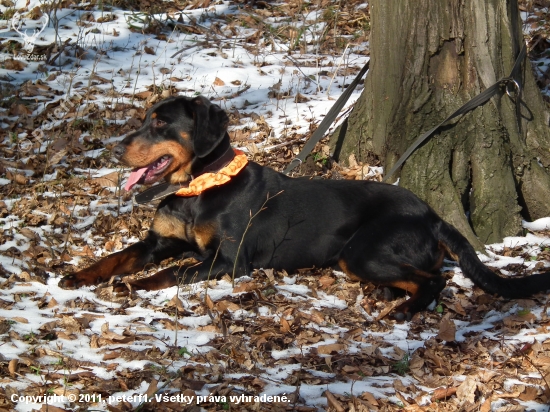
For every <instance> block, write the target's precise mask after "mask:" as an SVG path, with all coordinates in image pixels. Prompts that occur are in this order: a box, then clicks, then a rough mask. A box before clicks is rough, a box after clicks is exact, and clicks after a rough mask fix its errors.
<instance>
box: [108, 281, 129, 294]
mask: <svg viewBox="0 0 550 412" xmlns="http://www.w3.org/2000/svg"><path fill="white" fill-rule="evenodd" d="M111 287H112V288H113V295H115V296H116V297H122V296H129V295H130V294H131V293H132V290H131V287H129V285H128V284H127V283H125V282H123V281H122V280H121V279H117V280H115V281H114V282H113V283H112V284H111Z"/></svg>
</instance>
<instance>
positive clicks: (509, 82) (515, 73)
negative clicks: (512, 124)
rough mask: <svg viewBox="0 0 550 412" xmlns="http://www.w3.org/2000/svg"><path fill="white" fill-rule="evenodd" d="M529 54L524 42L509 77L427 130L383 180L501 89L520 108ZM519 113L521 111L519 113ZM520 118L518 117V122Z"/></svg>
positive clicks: (517, 108)
mask: <svg viewBox="0 0 550 412" xmlns="http://www.w3.org/2000/svg"><path fill="white" fill-rule="evenodd" d="M526 55H527V45H526V44H524V45H523V48H522V49H521V52H520V53H519V55H518V57H517V58H516V62H515V63H514V67H513V68H512V71H511V72H510V75H509V76H508V77H503V78H502V79H499V80H498V81H497V82H496V83H495V84H493V85H491V86H489V87H488V88H487V89H485V90H484V91H483V92H481V93H480V94H478V95H477V96H475V97H474V98H473V99H472V100H470V101H468V102H466V104H464V105H463V106H462V107H460V108H459V109H458V110H457V111H455V112H454V113H453V114H451V115H450V116H449V117H447V118H446V119H445V120H443V121H442V122H441V123H439V124H438V125H437V126H435V127H434V128H433V129H431V130H429V131H427V132H426V133H424V134H423V135H422V136H420V137H419V138H418V139H416V140H415V142H414V143H413V144H412V145H411V146H410V147H409V148H408V149H407V150H406V151H405V153H403V155H402V156H401V157H400V158H399V160H398V161H397V163H395V164H394V165H393V167H392V168H391V170H390V171H389V172H388V173H387V174H386V176H385V177H384V179H382V181H383V182H385V181H387V180H388V179H389V178H390V177H391V176H392V175H393V174H394V173H395V172H396V171H397V169H399V168H400V167H401V165H402V164H403V163H405V161H406V160H407V159H408V158H409V156H410V155H411V154H412V153H413V152H414V151H415V150H416V148H417V147H418V146H420V145H421V144H422V143H424V142H425V141H426V140H427V139H428V138H429V137H430V136H432V135H433V134H434V133H435V132H436V131H437V130H438V129H439V128H440V127H441V126H443V125H444V124H445V123H447V122H449V121H450V120H452V119H454V118H455V117H457V116H460V115H461V114H465V113H467V112H469V111H470V110H473V109H475V108H476V107H478V106H482V105H483V104H485V103H486V102H487V101H489V99H490V98H491V97H493V96H494V95H495V94H496V93H497V92H498V91H499V90H502V89H504V91H505V92H506V94H508V95H509V96H510V97H513V98H515V99H516V111H518V110H519V101H520V92H521V83H520V82H519V80H516V79H519V77H520V76H519V73H520V68H521V63H522V62H523V60H524V59H525V56H526ZM509 86H513V87H514V89H515V93H516V94H515V96H512V94H511V92H510V89H509ZM517 114H518V115H519V113H517ZM519 121H520V119H518V122H519Z"/></svg>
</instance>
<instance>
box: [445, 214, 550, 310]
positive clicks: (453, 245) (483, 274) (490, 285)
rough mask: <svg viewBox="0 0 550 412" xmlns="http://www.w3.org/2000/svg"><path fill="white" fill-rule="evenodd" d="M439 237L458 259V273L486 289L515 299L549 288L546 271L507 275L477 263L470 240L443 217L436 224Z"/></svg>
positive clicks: (548, 278) (549, 277)
mask: <svg viewBox="0 0 550 412" xmlns="http://www.w3.org/2000/svg"><path fill="white" fill-rule="evenodd" d="M439 240H440V241H441V242H442V243H443V244H444V245H445V246H446V248H447V250H448V251H449V252H450V254H451V255H452V257H453V258H455V259H456V260H457V261H458V264H459V265H460V268H461V269H462V273H464V275H465V276H467V277H468V278H470V279H471V280H472V282H474V283H475V284H476V285H477V286H479V287H480V288H481V289H483V290H484V291H485V292H487V293H490V294H497V295H500V296H502V297H505V298H510V299H517V298H525V297H529V296H532V295H534V294H535V293H538V292H544V291H547V290H550V273H542V274H537V275H531V276H527V277H521V278H507V277H502V276H499V275H497V274H496V273H494V272H492V271H491V270H490V269H489V268H488V267H487V266H485V265H484V264H483V263H481V261H480V260H479V258H478V257H477V254H476V252H475V250H474V248H473V247H472V245H471V244H470V242H468V241H467V240H466V238H465V237H464V236H462V234H460V232H459V231H458V230H456V229H455V228H454V227H453V226H451V225H450V224H449V223H447V222H445V221H441V222H440V224H439Z"/></svg>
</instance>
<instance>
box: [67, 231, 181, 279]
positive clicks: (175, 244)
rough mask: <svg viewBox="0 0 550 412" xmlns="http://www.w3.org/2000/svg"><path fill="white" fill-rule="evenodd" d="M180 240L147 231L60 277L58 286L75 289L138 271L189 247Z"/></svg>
mask: <svg viewBox="0 0 550 412" xmlns="http://www.w3.org/2000/svg"><path fill="white" fill-rule="evenodd" d="M182 243H185V242H182V241H181V240H179V239H167V238H165V237H162V236H159V235H158V234H157V233H155V232H153V231H150V232H149V233H148V234H147V237H146V238H145V239H144V240H142V241H139V242H137V243H134V244H133V245H132V246H129V247H127V248H126V249H124V250H122V251H120V252H116V253H113V254H112V255H109V256H107V257H105V258H103V259H101V260H99V261H98V262H96V263H94V264H93V265H92V266H90V267H88V268H86V269H84V270H81V271H79V272H77V273H73V274H71V275H67V276H65V277H64V278H62V279H61V280H60V281H59V286H60V287H62V288H64V289H76V288H79V287H81V286H92V285H97V284H99V283H102V282H106V281H108V280H109V279H110V278H111V277H113V276H118V275H122V274H131V273H135V272H138V271H140V270H142V269H143V268H145V266H146V265H147V264H149V263H155V264H158V263H160V262H161V261H162V260H163V259H166V258H168V257H173V256H176V255H179V254H181V253H183V252H184V251H185V250H186V249H188V247H187V248H186V247H185V246H186V245H183V244H182Z"/></svg>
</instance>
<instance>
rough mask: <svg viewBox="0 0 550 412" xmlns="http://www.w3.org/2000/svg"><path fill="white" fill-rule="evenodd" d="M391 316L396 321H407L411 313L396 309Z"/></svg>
mask: <svg viewBox="0 0 550 412" xmlns="http://www.w3.org/2000/svg"><path fill="white" fill-rule="evenodd" d="M393 318H394V319H395V320H396V321H398V322H404V321H409V320H411V319H412V314H411V312H399V311H396V312H394V313H393Z"/></svg>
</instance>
